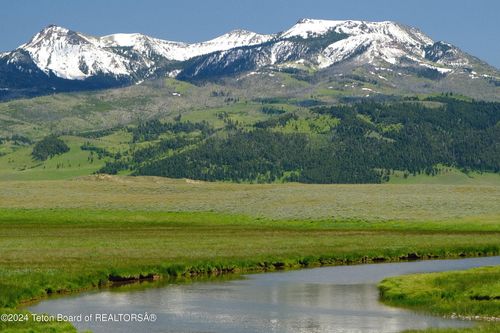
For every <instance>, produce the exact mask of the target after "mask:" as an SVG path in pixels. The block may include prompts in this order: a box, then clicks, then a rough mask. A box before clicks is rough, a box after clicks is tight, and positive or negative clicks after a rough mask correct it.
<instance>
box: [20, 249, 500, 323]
mask: <svg viewBox="0 0 500 333" xmlns="http://www.w3.org/2000/svg"><path fill="white" fill-rule="evenodd" d="M499 264H500V257H490V258H477V259H463V260H440V261H423V262H413V263H397V264H378V265H359V266H340V267H325V268H318V269H309V270H301V271H292V272H280V273H271V274H256V275H249V276H247V278H246V279H242V280H234V281H226V282H215V283H214V282H209V283H194V284H189V285H170V286H167V287H164V288H159V289H158V288H154V289H146V290H142V291H131V292H126V293H125V292H123V293H120V292H110V291H104V292H94V293H88V294H85V295H81V296H73V297H66V298H59V299H54V300H49V301H45V302H42V303H40V304H38V305H35V306H32V307H31V308H30V309H29V310H31V311H33V312H38V313H40V312H47V313H63V314H79V313H88V314H90V313H100V312H102V313H144V312H148V313H155V314H157V315H158V320H157V321H156V322H155V323H90V324H80V323H75V324H76V326H77V327H78V328H79V329H91V330H93V331H94V332H96V333H97V332H259V333H260V332H294V333H295V332H297V333H298V332H308V333H309V332H317V333H320V332H321V333H324V332H325V333H326V332H333V333H335V332H339V333H343V332H363V333H370V332H377V333H379V332H400V331H402V330H404V329H410V328H417V329H418V328H426V327H431V326H432V327H452V326H453V327H457V326H458V327H460V326H467V325H469V324H470V323H468V322H463V321H457V320H447V319H442V318H438V317H432V316H427V315H422V314H416V313H413V312H411V311H407V310H402V309H398V308H392V307H388V306H385V305H383V304H381V303H379V302H378V290H377V288H376V282H378V281H380V280H381V279H383V278H384V277H386V276H393V275H400V274H408V273H415V272H425V271H444V270H452V269H465V268H469V267H477V266H484V265H499Z"/></svg>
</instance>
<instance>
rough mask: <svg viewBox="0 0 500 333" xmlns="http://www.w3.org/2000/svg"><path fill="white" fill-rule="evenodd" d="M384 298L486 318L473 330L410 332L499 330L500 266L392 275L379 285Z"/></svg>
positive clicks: (440, 332) (439, 332)
mask: <svg viewBox="0 0 500 333" xmlns="http://www.w3.org/2000/svg"><path fill="white" fill-rule="evenodd" d="M379 288H380V294H381V298H382V300H383V301H384V302H385V303H387V304H389V305H393V306H401V307H406V308H410V309H415V310H419V311H425V312H430V313H432V314H435V315H444V316H451V317H459V318H463V319H475V320H482V321H484V322H483V323H481V324H480V325H478V326H477V327H474V328H470V329H429V330H425V331H408V332H407V333H410V332H412V333H414V332H422V333H423V332H425V333H430V332H432V333H455V332H456V333H468V332H471V333H472V332H474V333H476V332H478V333H482V332H485V333H489V332H498V331H499V329H500V325H499V324H498V323H488V321H496V322H498V320H500V266H493V267H481V268H475V269H470V270H465V271H457V272H443V273H430V274H415V275H407V276H400V277H392V278H388V279H385V280H383V281H382V282H381V283H380V284H379Z"/></svg>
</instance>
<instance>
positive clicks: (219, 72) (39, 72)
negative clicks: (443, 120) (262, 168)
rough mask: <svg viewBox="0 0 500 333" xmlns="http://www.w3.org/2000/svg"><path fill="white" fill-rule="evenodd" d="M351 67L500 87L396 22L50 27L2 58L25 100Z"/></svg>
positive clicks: (6, 77)
mask: <svg viewBox="0 0 500 333" xmlns="http://www.w3.org/2000/svg"><path fill="white" fill-rule="evenodd" d="M346 64H347V65H348V67H349V68H353V67H362V66H367V65H368V66H371V67H373V68H379V67H384V68H389V69H391V70H393V71H397V70H398V69H400V68H403V69H405V70H407V69H411V71H413V72H416V73H417V74H418V73H423V72H429V77H434V78H440V77H444V76H449V75H455V74H460V75H461V77H460V79H464V78H465V79H467V77H468V79H471V80H474V79H478V78H480V79H485V80H490V81H492V82H498V81H499V79H498V77H500V75H499V73H498V71H497V70H496V68H494V67H492V66H490V65H488V64H486V63H485V62H483V61H481V60H479V59H477V58H475V57H473V56H470V55H468V54H467V53H465V52H463V51H461V50H460V49H459V48H457V47H455V46H453V45H452V44H449V43H446V42H442V41H437V42H435V41H433V40H432V39H431V38H430V37H428V36H427V35H425V34H424V33H423V32H421V31H420V30H419V29H417V28H414V27H410V26H406V25H403V24H399V23H396V22H392V21H382V22H369V21H358V20H316V19H301V20H299V21H298V22H297V23H296V24H295V25H293V26H292V27H290V28H289V29H287V30H284V31H282V32H279V33H275V34H267V35H266V34H258V33H255V32H252V31H248V30H244V29H236V30H232V31H230V32H228V33H226V34H223V35H221V36H218V37H216V38H213V39H211V40H208V41H205V42H198V43H184V42H175V41H168V40H162V39H158V38H154V37H150V36H147V35H144V34H140V33H131V34H123V33H117V34H111V35H106V36H102V37H94V36H90V35H86V34H84V33H80V32H76V31H72V30H70V29H67V28H64V27H60V26H57V25H49V26H47V27H46V28H44V29H42V30H41V31H40V32H39V33H37V34H35V35H34V36H33V38H32V39H31V40H30V41H28V42H27V43H25V44H22V45H20V46H19V47H18V48H16V49H15V50H13V51H10V52H5V53H1V54H0V88H1V89H3V91H8V92H9V93H10V92H11V90H14V92H13V93H14V95H15V90H17V91H18V92H19V94H20V95H21V96H22V95H23V94H25V93H26V92H30V91H32V92H33V94H34V95H36V94H37V90H40V91H39V92H38V94H44V93H48V92H53V91H73V90H76V91H78V90H86V89H100V88H109V87H119V86H123V85H129V84H133V83H140V82H142V81H144V80H146V79H154V78H160V77H165V76H170V77H177V78H180V79H182V80H187V81H197V80H211V79H217V78H219V77H224V76H238V75H241V74H244V73H245V72H250V71H254V70H261V69H265V68H271V69H272V68H273V66H277V67H278V68H295V69H301V70H304V69H305V70H308V71H313V72H319V71H322V70H328V69H331V68H333V67H336V66H337V67H342V66H345V65H346ZM474 73H475V74H474ZM44 75H45V76H44ZM417 76H418V75H417ZM13 81H17V82H13ZM78 81H80V82H78ZM100 82H104V83H103V84H100ZM87 83H88V84H87ZM494 84H495V83H493V85H494ZM87 86H88V87H87ZM23 91H24V92H23ZM7 95H9V94H7ZM14 97H15V96H14ZM0 98H1V96H0Z"/></svg>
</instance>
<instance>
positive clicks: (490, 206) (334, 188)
mask: <svg viewBox="0 0 500 333" xmlns="http://www.w3.org/2000/svg"><path fill="white" fill-rule="evenodd" d="M497 177H498V178H500V176H497ZM40 198H43V200H41V199H40ZM498 202H500V182H495V181H491V182H490V184H489V185H485V184H464V185H441V184H412V185H399V184H394V185H393V184H382V185H376V184H374V185H305V184H293V183H292V184H290V183H289V184H263V185H258V184H231V183H205V182H197V181H190V180H185V179H178V180H172V179H166V178H158V177H116V176H89V177H82V178H74V179H71V180H55V181H2V182H1V186H0V207H3V208H84V209H112V210H122V209H126V210H151V211H185V212H192V211H197V212H207V211H214V212H221V213H231V214H240V215H241V214H242V215H249V216H256V217H267V218H272V219H315V220H316V219H331V220H347V219H354V220H366V221H377V220H379V221H387V220H410V221H426V220H434V221H450V223H448V224H450V225H453V224H454V223H456V222H457V220H464V221H466V222H467V221H468V222H474V221H475V220H477V219H478V218H480V219H481V221H484V220H492V221H495V220H496V221H497V222H498V217H499V216H500V206H499V205H498Z"/></svg>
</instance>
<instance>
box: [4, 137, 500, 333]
mask: <svg viewBox="0 0 500 333" xmlns="http://www.w3.org/2000/svg"><path fill="white" fill-rule="evenodd" d="M115 139H116V140H119V138H115ZM0 185H1V186H0V251H1V256H0V308H2V307H3V308H7V310H2V311H3V312H5V311H7V312H8V311H18V310H12V308H13V307H16V306H18V305H19V304H22V303H24V302H26V301H30V300H37V299H40V298H44V297H46V296H48V295H51V294H57V293H67V292H76V291H79V290H84V289H89V288H97V287H100V286H108V285H109V284H110V283H113V281H115V280H120V279H132V280H133V279H140V278H141V277H142V278H160V277H163V278H172V277H177V276H184V277H190V276H191V277H192V276H210V275H214V274H220V273H236V272H252V271H266V270H275V269H287V268H300V267H309V266H317V265H333V264H347V263H362V262H378V261H398V260H407V259H414V258H434V257H459V256H476V255H494V254H499V253H500V241H499V239H500V223H499V220H500V218H499V217H500V207H499V205H498V202H499V201H500V186H499V185H498V184H497V183H496V182H494V181H492V182H489V183H487V184H485V183H478V184H465V185H439V184H411V185H401V184H385V185H304V184H267V185H257V184H253V185H251V184H230V183H204V182H195V181H191V180H171V179H164V178H155V177H122V176H103V175H100V176H86V177H77V178H72V179H70V180H43V181H42V180H31V181H9V180H3V181H0ZM35 324H36V323H28V324H25V326H23V325H21V324H19V325H20V326H17V328H16V327H15V326H11V325H9V326H6V325H5V323H4V326H3V327H2V326H0V329H7V327H9V329H12V330H11V331H12V332H22V331H23V330H24V331H28V328H29V329H32V330H33V331H35V332H36V331H43V330H45V328H46V326H41V327H42V328H40V327H39V328H37V327H36V326H33V325H35ZM51 325H55V326H54V327H56V326H57V327H58V328H57V329H58V330H59V331H68V330H69V331H71V327H68V326H66V324H64V323H63V324H60V325H61V326H58V324H56V323H52V324H51ZM54 329H55V328H54ZM16 330H17V331H16ZM55 331H57V330H55ZM485 332H486V331H485Z"/></svg>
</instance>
